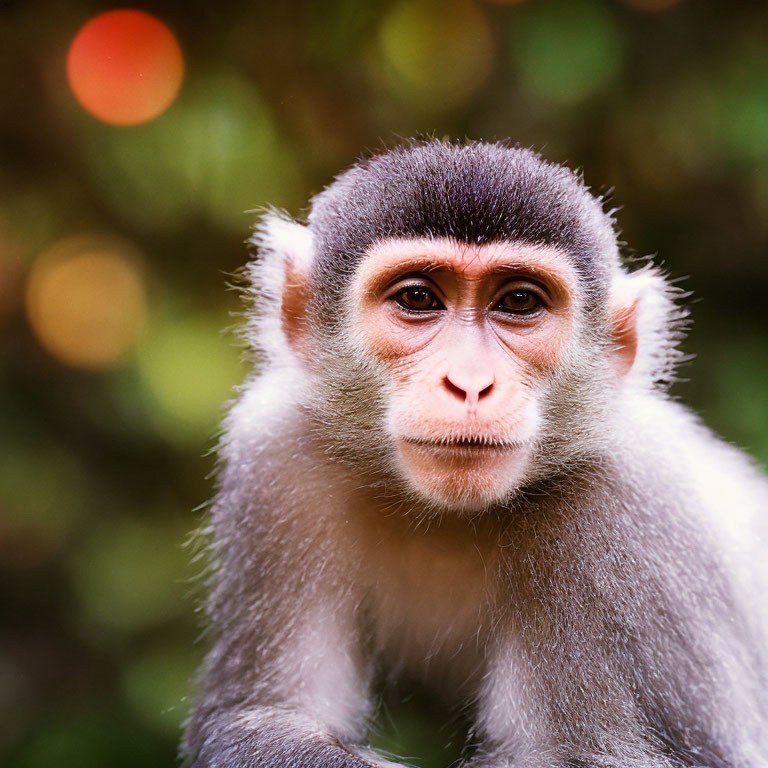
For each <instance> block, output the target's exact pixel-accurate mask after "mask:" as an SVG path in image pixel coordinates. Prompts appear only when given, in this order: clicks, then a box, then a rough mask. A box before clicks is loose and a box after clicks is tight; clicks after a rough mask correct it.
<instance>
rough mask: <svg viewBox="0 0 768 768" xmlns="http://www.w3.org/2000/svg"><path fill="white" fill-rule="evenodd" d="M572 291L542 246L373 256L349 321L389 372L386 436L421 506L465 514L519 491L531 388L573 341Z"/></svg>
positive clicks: (532, 430) (531, 413) (392, 245)
mask: <svg viewBox="0 0 768 768" xmlns="http://www.w3.org/2000/svg"><path fill="white" fill-rule="evenodd" d="M577 286H578V282H577V279H576V274H575V270H574V268H573V267H572V266H571V264H570V263H569V262H568V260H567V258H566V257H565V256H564V255H563V254H562V253H561V252H559V251H557V250H556V249H554V248H549V247H545V246H532V245H527V244H510V243H498V244H486V245H468V244H465V243H458V242H456V241H453V240H451V239H448V238H439V239H429V238H419V239H390V240H386V241H384V242H381V243H379V244H377V245H375V246H374V247H373V248H371V250H370V251H369V255H368V257H367V258H366V260H365V261H364V262H363V265H362V267H361V269H360V271H359V273H358V274H357V276H356V279H355V281H354V284H353V291H354V294H353V295H354V296H356V297H359V298H358V301H357V304H356V305H355V309H354V318H353V319H354V323H355V326H356V328H357V330H358V332H359V334H360V337H361V338H360V342H361V344H362V345H363V347H364V348H365V349H366V350H367V351H368V353H369V354H371V355H373V356H374V358H375V359H376V360H378V361H379V362H380V363H382V364H384V366H385V367H386V368H387V369H388V370H389V371H390V372H391V376H392V393H391V399H390V407H389V414H388V427H389V431H390V434H391V435H392V437H393V439H394V441H395V444H396V446H397V461H398V464H399V468H400V470H401V472H402V474H403V476H404V477H405V478H406V479H407V481H408V482H409V484H410V486H411V487H412V488H413V489H414V490H415V491H416V492H417V493H418V494H419V495H421V496H422V497H424V498H426V499H427V500H429V501H431V502H434V503H436V504H438V505H439V506H441V507H448V508H451V509H454V510H459V511H468V512H469V511H474V510H480V509H483V508H484V507H486V506H488V505H489V504H492V503H493V502H494V501H497V500H499V499H500V498H502V497H503V496H505V495H506V494H508V493H509V492H510V491H512V490H514V489H515V488H516V487H518V486H519V485H520V483H521V482H522V481H523V479H524V477H525V474H526V469H527V467H528V463H529V460H530V457H531V454H532V452H533V448H534V444H535V441H536V439H537V433H538V424H539V405H538V402H537V389H538V387H539V385H540V382H541V381H542V380H543V379H544V378H545V377H546V376H547V374H548V373H549V372H551V371H552V370H554V369H555V368H556V367H557V366H558V363H559V361H560V359H561V356H562V354H563V351H564V348H565V346H566V345H567V342H568V340H569V338H570V336H571V334H572V333H573V325H574V317H575V305H576V304H577V302H578V300H579V294H578V289H577Z"/></svg>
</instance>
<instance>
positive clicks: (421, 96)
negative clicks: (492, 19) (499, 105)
mask: <svg viewBox="0 0 768 768" xmlns="http://www.w3.org/2000/svg"><path fill="white" fill-rule="evenodd" d="M379 45H380V49H381V55H382V59H383V62H384V64H385V68H386V76H387V79H388V81H389V83H388V85H389V88H390V90H392V91H393V92H394V93H395V94H396V95H397V96H399V97H400V98H402V99H404V100H406V101H410V102H412V103H414V104H416V105H417V106H418V107H419V109H430V108H448V107H455V106H457V105H460V104H462V103H464V102H465V101H466V100H467V99H468V98H469V97H470V96H471V95H472V94H473V93H475V91H476V90H477V89H478V88H479V87H480V86H481V85H482V84H483V82H484V81H485V80H486V79H487V77H488V75H489V74H490V72H491V70H492V69H493V63H494V59H495V45H494V36H493V33H492V30H491V27H490V24H489V22H488V19H487V18H486V15H485V13H484V12H483V11H482V10H481V9H480V8H479V7H478V6H477V5H476V4H475V3H474V2H469V1H468V0H447V1H446V2H437V1H436V0H424V1H423V2H412V1H411V0H400V2H397V3H395V4H394V5H392V6H391V7H390V8H389V9H388V11H387V13H386V15H385V16H384V18H383V19H382V22H381V26H380V28H379Z"/></svg>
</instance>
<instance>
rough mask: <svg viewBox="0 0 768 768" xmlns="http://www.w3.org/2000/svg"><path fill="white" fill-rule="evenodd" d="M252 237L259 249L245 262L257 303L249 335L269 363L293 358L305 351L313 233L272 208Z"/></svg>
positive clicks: (252, 241) (294, 360) (287, 360)
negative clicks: (254, 257) (249, 260)
mask: <svg viewBox="0 0 768 768" xmlns="http://www.w3.org/2000/svg"><path fill="white" fill-rule="evenodd" d="M250 242H251V243H252V244H253V245H255V246H256V248H257V249H258V251H257V258H256V259H255V260H254V261H252V262H251V263H250V264H249V265H248V267H247V274H248V278H249V283H250V286H249V289H248V293H249V294H250V296H251V298H252V304H253V307H252V316H251V320H250V323H249V327H248V335H249V341H250V343H251V345H252V346H253V347H254V348H255V349H257V350H259V351H261V352H263V353H264V354H265V355H266V357H267V361H268V362H269V363H272V364H279V363H291V362H293V363H295V362H297V361H298V360H300V359H301V358H302V357H304V355H305V354H306V349H305V347H306V341H307V314H306V308H307V304H308V302H309V296H310V291H309V274H310V270H311V267H312V254H313V247H312V233H311V232H310V230H309V228H308V227H306V226H304V225H303V224H299V223H298V222H296V221H293V219H290V218H289V217H288V216H286V215H283V214H280V213H278V212H274V211H273V212H270V213H268V214H267V215H266V216H265V217H264V218H263V219H262V220H261V222H260V223H259V225H258V226H257V227H256V230H255V232H254V235H253V237H252V238H251V241H250Z"/></svg>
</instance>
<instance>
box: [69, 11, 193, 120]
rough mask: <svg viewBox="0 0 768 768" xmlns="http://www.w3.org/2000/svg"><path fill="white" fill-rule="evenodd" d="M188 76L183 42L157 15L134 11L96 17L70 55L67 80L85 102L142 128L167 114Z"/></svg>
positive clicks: (99, 113)
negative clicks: (181, 43) (183, 53)
mask: <svg viewBox="0 0 768 768" xmlns="http://www.w3.org/2000/svg"><path fill="white" fill-rule="evenodd" d="M183 74H184V59H183V57H182V54H181V49H180V48H179V44H178V43H177V42H176V38H175V37H174V36H173V33H172V32H171V31H170V29H168V27H167V26H166V25H165V24H163V22H162V21H160V20H159V19H157V18H155V17H154V16H152V15H150V14H148V13H144V12H143V11H135V10H129V9H123V10H117V11H107V12H106V13H102V14H100V15H98V16H95V17H94V18H93V19H91V20H90V21H89V22H88V23H87V24H85V25H84V26H83V27H82V29H80V31H79V32H78V33H77V35H76V36H75V38H74V40H73V41H72V44H71V45H70V47H69V53H68V54H67V78H68V80H69V85H70V87H71V88H72V92H73V93H74V94H75V97H76V98H77V100H78V101H79V102H80V104H81V105H82V106H83V107H84V108H85V109H86V110H87V111H88V112H90V113H91V114H92V115H93V116H94V117H97V118H98V119H99V120H103V121H104V122H107V123H113V124H115V125H136V124H137V123H144V122H147V121H148V120H152V119H153V118H155V117H157V116H158V115H160V114H162V113H163V112H164V111H165V110H166V109H167V108H168V107H169V106H170V104H171V103H172V102H173V100H174V99H175V98H176V94H177V93H178V91H179V87H180V86H181V80H182V77H183Z"/></svg>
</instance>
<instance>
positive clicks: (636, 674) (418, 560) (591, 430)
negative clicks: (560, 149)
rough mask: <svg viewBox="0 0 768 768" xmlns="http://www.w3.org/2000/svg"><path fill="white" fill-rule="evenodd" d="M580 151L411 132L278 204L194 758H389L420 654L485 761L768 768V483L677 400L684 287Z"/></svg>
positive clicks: (259, 277) (262, 263)
mask: <svg viewBox="0 0 768 768" xmlns="http://www.w3.org/2000/svg"><path fill="white" fill-rule="evenodd" d="M617 238H618V233H617V225H616V220H615V211H606V210H605V201H604V200H603V199H602V198H600V197H597V196H595V195H593V194H592V193H591V192H590V190H589V188H588V187H587V186H586V184H585V182H584V179H583V177H582V176H581V175H578V174H575V173H573V172H572V171H570V170H569V169H568V168H566V167H564V166H561V165H558V164H555V163H551V162H548V161H546V160H544V159H543V158H542V157H541V156H540V155H538V154H537V153H535V152H534V151H532V150H529V149H525V148H521V147H519V146H513V145H511V144H510V143H503V142H502V143H489V142H482V141H474V142H465V143H453V142H445V141H440V140H435V139H430V140H426V141H415V140H414V141H412V142H410V143H406V144H403V145H400V146H397V147H395V148H393V149H390V150H388V151H382V152H381V153H379V154H374V155H372V156H370V157H367V158H365V159H362V160H360V161H359V162H357V163H355V164H354V165H352V166H351V167H350V168H348V169H347V170H346V171H344V172H343V173H341V174H340V175H339V176H337V177H336V179H335V180H334V181H333V182H332V183H331V184H330V185H329V186H327V187H326V188H325V189H324V190H323V191H321V192H320V193H319V194H317V195H316V196H315V197H314V198H313V199H312V202H311V207H310V210H309V214H308V217H307V219H306V221H305V222H301V221H297V220H294V219H291V218H290V217H289V216H288V215H287V214H285V213H282V212H279V211H270V212H268V213H267V214H266V215H265V216H264V218H263V220H262V221H261V223H260V224H259V225H257V228H256V231H255V235H254V237H253V244H254V246H255V248H256V254H257V255H256V258H255V259H254V260H253V261H252V262H251V263H250V264H249V265H248V266H247V268H246V272H247V277H248V281H249V287H248V288H247V289H246V291H247V301H248V302H249V309H248V312H247V323H246V330H245V334H246V337H247V339H248V341H249V344H250V347H251V349H252V350H253V352H254V359H255V360H256V361H257V363H258V365H257V366H256V368H255V370H256V373H254V374H253V375H251V376H250V378H248V380H247V381H246V383H245V385H244V386H243V388H242V390H241V391H240V393H239V395H238V396H237V398H236V400H235V401H234V404H233V405H232V406H231V408H230V409H229V411H228V415H227V416H226V418H225V422H224V428H223V433H222V434H223V437H222V439H221V443H220V448H219V457H220V462H221V463H220V473H219V478H218V485H217V492H216V496H215V499H214V501H213V503H212V507H211V517H210V524H209V530H208V533H209V540H210V545H209V553H210V558H211V563H212V570H211V577H210V586H209V597H208V602H207V616H208V621H209V623H210V627H211V628H212V629H211V632H212V643H211V649H210V651H209V653H208V655H207V657H206V659H205V661H204V663H203V666H202V669H201V672H200V675H199V681H198V683H199V692H198V694H197V700H196V704H195V706H194V708H193V711H192V713H191V715H190V717H189V719H188V721H187V723H186V729H185V736H184V739H183V747H182V753H183V755H184V756H185V758H186V760H187V763H188V764H189V765H192V766H194V768H214V767H215V768H300V767H301V768H373V767H374V766H379V767H381V766H388V767H389V768H396V766H397V765H399V764H396V763H393V762H391V761H389V758H387V759H385V758H384V757H383V756H381V755H378V754H377V753H375V752H374V751H373V750H372V749H371V748H370V747H368V746H367V745H366V729H367V725H368V723H369V721H370V718H371V716H372V712H373V708H374V705H375V700H376V692H377V691H378V690H380V688H381V686H382V685H383V684H385V683H386V681H387V680H392V679H398V678H402V677H403V676H408V677H409V679H414V680H416V681H418V685H420V686H424V687H425V689H428V690H431V691H435V692H436V693H437V695H439V696H442V697H444V699H445V701H447V702H448V703H449V704H450V706H452V707H455V708H456V709H457V710H459V711H463V712H466V713H467V715H468V717H469V718H470V719H471V723H472V725H471V730H470V734H469V739H468V741H469V746H470V749H469V750H468V752H467V757H466V761H465V763H464V764H465V765H466V766H467V768H757V767H758V766H765V765H768V702H767V700H766V699H767V691H768V687H767V686H766V682H767V679H766V678H767V670H768V661H767V659H766V651H767V649H768V643H766V638H767V632H766V630H767V629H768V621H767V619H768V617H767V616H766V608H767V603H766V599H765V595H766V590H767V588H768V578H767V577H768V557H767V556H766V555H767V554H768V552H767V551H766V549H765V543H766V522H765V513H766V511H768V503H767V501H768V483H766V480H765V478H764V477H763V476H762V474H761V472H760V470H759V469H758V468H757V466H756V465H755V464H754V463H753V462H752V461H751V460H750V459H749V458H748V457H747V456H746V455H744V454H743V453H742V452H741V451H740V450H738V449H737V448H735V447H733V446H731V445H729V444H727V443H726V442H724V441H722V440H721V439H719V438H718V437H716V436H715V435H714V434H713V433H712V432H711V431H710V430H709V429H708V428H707V427H706V426H704V425H703V424H702V423H701V422H700V420H699V419H698V417H697V416H695V415H694V414H693V413H692V412H691V411H690V410H689V409H688V408H687V407H686V406H684V405H683V404H681V403H680V402H678V401H677V400H676V399H675V398H673V397H672V396H671V395H670V393H669V387H670V385H671V383H672V382H674V381H675V380H676V376H677V370H678V367H679V365H680V363H681V362H682V361H683V354H682V352H681V351H680V341H681V339H682V338H683V336H684V333H685V330H686V327H687V324H688V322H689V319H688V316H687V309H686V308H685V306H683V302H682V301H681V299H682V298H683V296H682V295H681V293H682V292H681V290H680V289H679V288H678V287H676V285H675V284H674V283H673V282H671V281H670V280H669V278H668V277H667V276H666V275H665V274H664V273H663V272H662V271H661V270H660V269H659V268H657V267H656V266H655V265H654V264H653V263H651V262H650V261H648V262H644V263H642V264H640V265H637V264H631V263H627V261H626V259H623V258H622V253H621V250H620V247H619V244H618V239H617Z"/></svg>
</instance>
